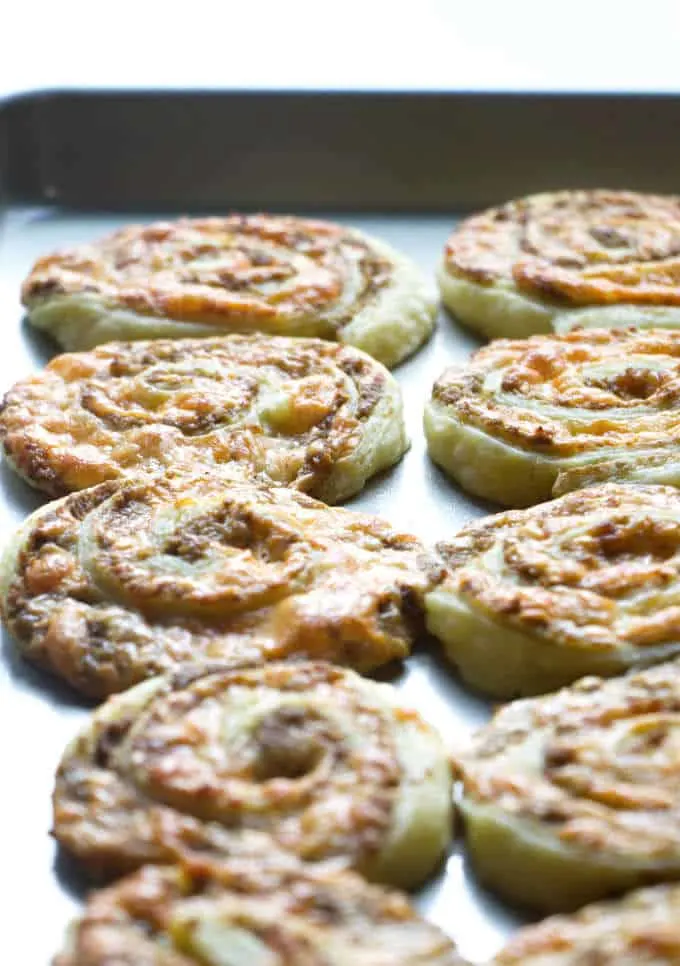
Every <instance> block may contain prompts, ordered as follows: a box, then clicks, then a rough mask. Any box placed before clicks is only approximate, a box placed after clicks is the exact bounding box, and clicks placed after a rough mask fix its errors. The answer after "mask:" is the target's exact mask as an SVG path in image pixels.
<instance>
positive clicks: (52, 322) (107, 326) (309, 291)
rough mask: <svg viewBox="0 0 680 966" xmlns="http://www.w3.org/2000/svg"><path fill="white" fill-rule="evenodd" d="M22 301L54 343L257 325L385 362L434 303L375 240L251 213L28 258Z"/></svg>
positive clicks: (395, 356)
mask: <svg viewBox="0 0 680 966" xmlns="http://www.w3.org/2000/svg"><path fill="white" fill-rule="evenodd" d="M22 300H23V303H24V305H25V306H26V308H27V310H28V318H29V321H30V322H31V323H32V324H33V325H35V326H36V327H37V328H39V329H43V330H45V331H47V332H49V333H50V334H51V335H52V336H53V337H54V338H55V339H56V340H57V342H59V343H60V345H62V346H63V347H64V348H66V349H90V348H92V347H93V346H95V345H99V344H100V343H101V342H110V341H111V340H112V339H155V338H165V337H168V338H177V337H179V338H183V337H185V336H205V335H208V336H215V335H227V334H229V333H232V332H266V333H268V334H269V335H302V336H320V337H321V338H324V339H330V340H332V341H336V342H346V343H348V344H349V345H354V346H357V347H358V348H360V349H363V350H364V351H366V352H368V353H369V355H372V356H375V358H376V359H379V360H380V361H381V362H383V363H384V364H385V365H387V366H392V365H395V364H396V363H397V362H399V361H400V360H402V359H404V358H405V357H406V356H408V355H410V354H411V353H412V352H414V351H415V350H416V349H417V348H418V347H419V346H420V345H421V344H422V343H423V342H424V341H425V339H426V338H427V337H428V336H429V334H430V332H431V331H432V328H433V325H434V313H435V305H436V300H435V297H434V293H433V292H431V291H430V285H429V282H428V281H427V280H426V279H425V278H424V276H422V275H421V273H420V271H419V270H418V269H417V268H416V266H415V265H414V264H413V263H412V262H411V261H410V260H409V259H408V258H406V257H405V256H404V255H401V254H400V253H398V252H396V251H394V249H392V248H391V247H390V246H388V245H386V244H385V243H384V242H381V241H377V240H376V239H373V238H369V237H368V236H366V235H364V234H362V233H361V232H359V231H356V230H355V229H352V228H346V227H343V226H340V225H334V224H331V223H329V222H323V221H311V220H308V219H303V218H295V217H292V216H280V215H279V216H277V215H262V214H259V215H230V216H228V217H224V218H199V219H191V218H182V219H180V220H179V221H174V222H171V221H164V222H157V223H155V224H151V225H131V226H129V227H126V228H122V229H120V230H119V231H116V232H114V233H113V234H112V235H109V236H107V237H106V238H102V239H100V240H98V241H95V242H93V243H92V244H90V245H82V246H79V247H76V248H71V249H68V250H65V251H61V252H56V253H54V254H52V255H48V256H47V257H45V258H41V259H39V261H37V262H36V264H35V265H34V266H33V268H32V270H31V272H30V274H29V276H28V278H27V279H26V280H25V282H24V284H23V288H22Z"/></svg>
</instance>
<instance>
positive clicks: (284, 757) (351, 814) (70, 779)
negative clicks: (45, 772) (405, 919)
mask: <svg viewBox="0 0 680 966" xmlns="http://www.w3.org/2000/svg"><path fill="white" fill-rule="evenodd" d="M451 785H452V778H451V767H450V762H449V758H448V754H447V751H446V750H445V748H444V744H443V742H442V741H441V739H440V738H439V736H438V735H437V733H436V732H435V731H434V730H433V729H432V728H431V727H430V726H429V725H427V724H425V722H424V721H423V720H422V719H421V718H420V717H419V716H418V715H417V714H416V713H415V712H414V711H410V710H408V709H405V708H402V707H400V705H399V704H398V696H397V692H396V691H395V689H394V688H393V687H392V686H391V685H389V684H378V683H376V682H375V681H369V680H366V679H365V678H362V677H360V676H359V675H358V674H355V673H354V672H353V671H348V670H344V669H342V668H339V667H336V666H333V665H330V664H324V663H321V662H301V663H292V664H291V663H288V664H280V663H274V664H269V665H265V666H259V667H256V666H254V665H252V666H244V667H242V668H232V669H229V668H228V667H226V666H224V665H221V666H220V665H208V666H207V667H200V666H196V665H188V666H186V667H185V668H183V669H181V670H180V671H178V672H176V673H175V674H174V675H171V676H169V677H167V676H166V677H160V678H154V679H152V680H151V681H145V682H144V683H143V684H139V685H137V687H135V688H132V689H130V690H129V691H126V692H125V693H124V694H121V695H117V696H116V697H115V698H112V699H111V700H110V701H107V702H106V704H104V705H103V706H102V707H101V708H100V709H99V710H98V711H97V712H96V713H95V714H94V715H93V716H92V718H91V720H90V722H89V723H88V725H87V726H86V727H85V729H84V730H83V731H82V733H81V734H80V735H79V736H78V737H77V738H76V739H75V740H74V741H73V742H72V743H71V745H70V746H69V747H68V749H67V750H66V752H65V754H64V757H63V759H62V761H61V764H60V766H59V770H58V773H57V780H56V786H55V792H54V799H53V803H54V834H55V835H56V837H57V839H58V840H59V842H60V843H61V844H62V845H63V846H65V848H67V849H68V850H69V851H70V852H72V853H74V854H75V855H77V856H78V858H79V859H80V860H81V861H82V862H83V863H84V864H85V865H87V866H89V868H90V869H91V870H92V871H94V872H95V873H102V872H103V873H104V874H111V873H120V872H121V871H128V870H130V869H134V868H136V867H138V866H139V865H141V864H143V863H145V862H168V861H169V860H171V859H173V858H174V857H176V855H177V854H178V850H179V849H181V847H182V846H183V845H184V846H186V845H187V843H188V845H189V847H191V848H196V847H197V846H198V845H199V844H200V847H201V852H202V853H204V854H212V855H216V856H224V855H226V856H229V855H231V854H232V853H233V850H234V845H233V844H232V841H231V840H232V839H233V838H234V836H235V835H236V834H237V833H238V832H241V831H243V830H252V831H255V832H260V833H267V834H268V835H270V836H271V838H272V840H273V842H274V843H275V845H276V847H277V848H280V849H284V850H288V851H289V852H292V853H294V854H296V855H298V856H300V858H302V859H305V860H307V861H320V860H324V859H328V858H337V859H340V860H342V862H343V864H344V863H346V864H348V865H350V866H352V867H354V868H357V869H359V870H360V871H361V872H362V873H363V874H364V875H366V876H367V877H368V878H370V879H374V880H376V881H380V882H390V883H392V884H394V885H401V886H413V885H416V884H419V883H420V882H422V880H423V879H424V878H425V877H426V876H427V875H428V873H429V872H431V871H432V869H433V867H434V866H435V865H436V864H437V862H438V861H439V860H440V859H441V857H442V854H443V852H444V851H445V849H446V847H447V845H448V843H449V841H450V838H451V824H452V822H451V819H452V816H451V812H452V787H451ZM246 845H247V846H248V847H250V843H249V842H248V841H246Z"/></svg>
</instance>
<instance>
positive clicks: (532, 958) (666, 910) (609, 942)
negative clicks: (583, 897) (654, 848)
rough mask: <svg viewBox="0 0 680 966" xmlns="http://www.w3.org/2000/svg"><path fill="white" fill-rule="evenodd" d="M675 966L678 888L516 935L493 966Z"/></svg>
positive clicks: (679, 953) (646, 892)
mask: <svg viewBox="0 0 680 966" xmlns="http://www.w3.org/2000/svg"><path fill="white" fill-rule="evenodd" d="M548 962H549V963H550V964H551V966H561V964H563V966H569V964H571V966H624V964H625V966H635V964H639V966H643V964H644V966H677V964H678V963H680V888H679V887H678V886H657V887H656V888H653V889H643V890H640V891H638V892H633V893H631V895H629V896H627V897H626V898H625V899H622V900H621V901H619V902H608V903H598V904H597V905H591V906H587V907H586V908H585V909H583V910H582V911H581V912H578V913H576V914H575V915H573V916H568V917H567V916H554V917H552V918H550V919H546V920H544V921H543V922H540V923H538V924H537V925H534V926H527V927H526V928H524V929H521V930H520V931H519V933H518V934H517V935H516V936H514V937H513V938H512V939H511V940H510V942H509V943H508V945H507V946H505V947H504V949H503V950H502V951H501V952H500V953H499V954H498V956H496V958H495V959H494V960H493V966H531V964H532V963H536V964H544V963H548Z"/></svg>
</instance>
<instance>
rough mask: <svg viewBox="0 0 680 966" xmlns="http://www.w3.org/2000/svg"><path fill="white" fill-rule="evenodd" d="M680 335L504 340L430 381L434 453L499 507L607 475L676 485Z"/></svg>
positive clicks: (623, 333) (429, 429) (679, 469)
mask: <svg viewBox="0 0 680 966" xmlns="http://www.w3.org/2000/svg"><path fill="white" fill-rule="evenodd" d="M679 401H680V332H673V331H670V330H663V329H650V330H634V329H628V330H619V331H606V330H602V329H594V330H584V331H578V332H570V333H568V334H566V335H562V336H559V335H554V336H533V337H532V338H530V339H525V340H519V339H518V340H516V341H508V340H501V339H499V340H498V341H496V342H492V343H491V344H490V345H488V346H485V347H484V348H483V349H480V350H479V351H478V352H476V353H475V354H474V355H473V356H472V357H471V359H470V361H469V362H468V363H467V365H464V366H454V367H452V368H450V369H447V370H446V371H445V372H444V373H443V375H442V376H440V378H439V379H438V380H437V382H436V383H435V385H434V388H433V391H432V398H431V399H430V401H429V402H428V404H427V406H426V409H425V433H426V435H427V441H428V448H429V451H430V455H431V457H432V459H433V460H434V461H435V462H436V463H438V464H439V465H440V466H441V467H442V468H443V469H444V470H445V471H446V472H447V473H449V474H450V475H451V476H452V477H453V478H454V479H455V480H456V481H457V482H458V483H460V484H461V486H463V487H464V488H465V489H466V490H469V491H470V492H471V493H474V494H476V495H477V496H481V497H484V498H486V499H489V500H494V501H496V502H498V503H502V504H505V505H506V506H530V505H532V504H534V503H539V502H540V501H541V500H546V499H549V498H550V496H551V495H557V494H559V493H563V492H567V491H568V490H572V489H576V488H578V487H580V486H586V485H588V484H589V483H596V482H604V481H606V480H609V479H611V480H617V481H625V480H629V479H634V480H640V481H641V482H645V483H670V484H672V485H678V484H680V405H679Z"/></svg>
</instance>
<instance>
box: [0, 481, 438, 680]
mask: <svg viewBox="0 0 680 966" xmlns="http://www.w3.org/2000/svg"><path fill="white" fill-rule="evenodd" d="M0 569H1V574H0V577H1V579H0V603H1V605H2V613H3V617H4V621H5V623H6V625H7V627H8V628H9V630H10V631H11V632H12V633H13V634H14V636H15V638H16V640H17V642H18V645H19V648H20V650H21V651H22V653H23V654H24V655H25V657H27V658H28V659H29V660H31V661H33V662H35V663H36V664H39V665H42V666H43V667H45V668H47V669H49V670H51V671H52V672H53V673H55V674H57V675H59V676H61V677H62V678H63V679H65V680H66V681H68V682H69V683H70V684H71V685H72V686H73V687H75V688H77V689H78V690H80V691H81V692H83V693H85V694H88V695H91V696H93V697H103V696H105V695H106V694H110V693H112V692H114V691H121V690H124V689H125V688H127V687H130V685H132V684H135V683H136V682H138V681H140V680H142V679H143V678H146V677H150V676H152V675H154V674H158V673H160V672H164V671H168V670H171V669H172V668H174V667H176V666H177V665H178V664H179V663H181V662H184V661H191V660H210V659H216V658H218V659H232V658H233V659H236V660H241V659H243V658H248V659H257V660H260V661H265V660H276V659H280V658H284V657H297V658H301V657H305V656H307V657H316V658H321V659H328V660H332V661H334V662H336V663H342V664H347V665H350V666H352V667H355V668H357V669H358V670H361V671H367V670H371V669H372V668H376V667H378V666H380V665H381V664H385V663H387V662H389V661H392V660H398V659H401V658H403V657H405V656H406V655H407V654H408V652H409V649H410V645H411V643H412V642H413V640H414V639H415V637H416V636H417V634H418V633H419V631H420V630H421V622H422V606H423V596H424V594H425V592H426V591H427V590H430V589H432V588H433V587H434V586H435V585H436V584H437V583H438V582H439V581H440V580H441V579H442V578H443V575H444V568H443V567H442V565H441V563H438V562H437V561H436V560H434V559H433V557H432V556H431V555H430V554H429V553H428V552H427V551H426V550H425V549H424V548H423V546H422V545H421V544H420V543H419V541H418V540H416V539H415V537H411V536H408V535H405V534H402V533H399V532H396V531H395V530H393V529H392V528H391V527H390V526H389V525H388V524H387V523H386V522H385V521H384V520H381V519H379V518H378V517H374V516H369V515H366V514H360V513H353V512H351V511H349V510H340V509H337V508H331V507H327V506H325V505H324V504H322V503H319V502H317V501H316V500H313V499H311V497H308V496H306V495H304V494H301V493H298V492H296V491H295V490H289V489H286V488H285V487H267V486H258V485H255V484H248V483H239V482H229V481H225V480H221V479H219V478H214V477H200V478H193V479H192V478H186V477H184V476H183V475H182V474H179V475H175V476H172V475H168V476H165V477H158V478H152V477H150V478H149V479H147V480H145V481H134V482H133V481H130V482H128V483H123V484H116V483H100V484H99V486H96V487H91V488H90V489H89V490H82V491H81V492H79V493H72V494H71V495H70V496H67V497H63V498H62V499H61V500H57V501H55V502H54V503H50V504H47V505H46V506H44V507H41V508H40V509H39V510H37V511H36V512H35V513H34V514H33V515H32V516H30V517H29V518H28V519H27V520H26V521H25V522H24V524H23V525H22V526H21V527H20V529H19V530H18V532H17V533H16V534H15V536H14V537H13V539H12V540H11V541H10V544H9V546H8V547H7V549H6V551H5V554H4V556H3V558H2V563H1V565H0Z"/></svg>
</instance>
